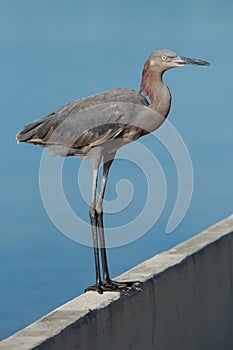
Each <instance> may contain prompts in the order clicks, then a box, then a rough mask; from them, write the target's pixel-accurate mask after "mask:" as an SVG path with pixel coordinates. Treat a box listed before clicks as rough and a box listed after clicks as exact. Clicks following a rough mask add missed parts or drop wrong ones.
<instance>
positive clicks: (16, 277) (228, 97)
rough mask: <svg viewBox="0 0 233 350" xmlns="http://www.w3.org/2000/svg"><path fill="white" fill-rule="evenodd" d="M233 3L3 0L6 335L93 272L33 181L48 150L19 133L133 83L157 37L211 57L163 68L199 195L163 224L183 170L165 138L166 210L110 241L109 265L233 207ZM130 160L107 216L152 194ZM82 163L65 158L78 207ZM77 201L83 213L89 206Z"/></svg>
mask: <svg viewBox="0 0 233 350" xmlns="http://www.w3.org/2000/svg"><path fill="white" fill-rule="evenodd" d="M232 13H233V3H232V2H231V1H228V0H221V1H213V0H208V1H207V0H206V1H205V0H197V1H195V2H193V1H180V2H178V3H177V2H164V1H152V0H151V1H149V0H145V1H137V0H135V1H133V2H130V1H128V2H127V1H125V0H118V1H109V0H108V1H106V0H105V1H103V0H99V1H96V2H94V1H88V0H87V1H85V2H81V1H74V0H73V1H72V0H67V1H61V0H57V1H56V2H54V1H51V0H46V1H44V0H42V1H37V2H34V1H33V2H32V1H29V0H21V1H17V0H2V1H1V3H0V45H1V68H0V69H1V82H0V86H1V147H0V152H1V172H0V174H1V181H0V186H1V199H0V200H1V202H0V203H1V210H0V213H1V245H0V262H1V264H0V275H1V278H0V281H1V282H0V283H1V286H0V293H1V298H0V338H4V337H7V336H9V335H10V334H12V333H14V332H15V331H17V330H19V329H21V328H23V327H24V326H26V325H27V324H29V323H30V322H32V321H34V320H36V319H38V318H39V317H41V316H42V315H44V314H45V313H47V312H49V311H50V310H52V309H53V308H55V307H57V306H59V305H61V304H62V303H64V302H66V301H67V300H69V299H71V298H73V297H75V296H77V295H78V294H80V293H82V292H83V290H84V289H85V287H86V286H88V285H90V284H92V283H93V281H94V267H93V256H92V250H91V248H90V247H86V246H83V245H79V244H76V243H75V242H73V241H71V240H69V239H68V238H66V237H65V236H64V235H63V234H61V233H60V232H59V231H58V230H57V229H56V227H55V226H54V225H53V224H52V223H51V221H50V219H49V217H48V216H47V214H46V212H45V210H44V207H43V204H42V201H41V198H40V191H39V184H38V177H39V164H40V158H41V154H42V151H41V149H40V148H39V147H34V146H30V145H17V144H16V142H15V134H16V132H17V131H18V130H19V129H20V128H21V127H22V126H23V125H25V124H27V123H28V122H30V121H31V120H33V119H36V118H38V117H41V116H44V115H46V114H48V113H49V112H51V111H53V110H55V109H57V108H58V107H60V106H61V105H63V104H65V103H67V102H69V101H72V100H74V99H77V98H80V97H83V96H87V95H90V94H93V93H96V92H100V91H104V90H108V89H111V88H115V87H129V88H132V89H138V88H139V84H140V78H141V69H142V66H143V64H144V62H145V60H146V58H147V57H148V55H149V54H150V52H152V51H154V50H156V49H158V48H161V47H166V48H169V49H172V50H174V51H176V52H178V53H180V54H181V55H183V56H190V57H197V58H201V59H204V60H208V61H210V62H211V63H212V66H211V67H200V68H199V67H185V68H182V69H176V70H172V71H169V72H167V73H166V75H165V80H166V83H167V84H168V85H169V87H170V89H171V92H172V95H173V101H172V109H171V112H170V115H169V121H170V122H171V123H172V124H173V125H174V126H175V127H176V129H177V130H178V131H179V133H180V135H181V136H182V137H183V139H184V141H185V144H186V146H187V148H188V150H189V152H190V156H191V159H192V163H193V168H194V180H195V181H194V191H193V196H192V201H191V204H190V207H189V210H188V212H187V214H186V216H185V218H184V219H183V221H182V222H181V224H180V225H179V226H178V227H177V229H176V230H175V231H174V232H173V233H172V234H170V235H167V234H165V227H166V224H167V221H168V218H169V216H170V213H171V210H172V208H173V206H174V201H175V198H176V193H177V174H176V170H175V167H174V164H173V163H172V161H171V159H170V156H169V154H168V153H167V152H166V151H165V150H164V148H163V147H162V146H161V145H160V144H159V142H158V144H157V146H156V149H153V152H154V153H155V154H156V156H157V157H158V158H159V161H160V163H161V164H162V167H163V171H164V173H165V176H166V179H167V185H168V196H167V201H166V203H165V209H164V211H163V212H162V214H161V216H160V217H159V220H158V222H157V223H156V224H155V225H154V226H153V228H152V229H151V230H149V232H147V233H146V234H145V235H143V237H141V238H140V239H138V240H136V241H135V242H134V243H132V244H128V245H125V246H123V247H118V248H114V249H110V250H109V260H110V270H111V274H112V275H113V276H114V275H118V274H120V273H121V272H123V271H126V270H127V269H129V268H130V267H132V266H134V265H135V264H138V263H140V262H141V261H143V260H145V259H147V258H149V257H151V256H153V255H154V254H156V253H158V252H161V251H163V250H166V249H168V248H170V247H172V246H174V245H175V244H177V243H179V242H181V241H184V240H186V239H187V238H189V237H191V236H193V235H195V234H196V233H198V232H200V231H201V230H202V229H205V228H206V227H208V226H209V225H211V224H213V223H215V222H216V221H218V220H220V219H222V218H224V217H226V216H228V215H229V214H231V213H232V211H233V201H232V194H233V176H232V175H233V162H232V146H233V141H232V125H233V122H232V118H233V117H232V111H233V99H232V80H233V70H232V67H231V65H232V56H233V47H232V44H231V42H232V36H233V20H232V19H233V18H232ZM151 142H152V138H151V137H150V136H148V137H145V138H144V139H143V140H142V141H141V143H142V144H143V145H145V146H146V147H148V148H149V147H150V145H151ZM126 163H127V162H124V161H122V162H120V161H117V162H116V164H114V165H113V167H112V169H111V173H110V179H109V186H108V188H107V193H106V196H107V198H108V199H109V200H112V199H114V198H115V197H116V189H115V183H116V182H117V181H119V179H121V178H125V177H127V178H129V180H130V181H131V182H132V184H134V185H135V187H136V188H138V189H139V192H137V191H136V192H135V198H134V199H133V204H131V206H129V207H128V208H126V209H125V210H124V212H123V214H122V215H121V216H120V215H119V216H117V215H110V214H109V215H106V218H105V220H106V223H108V222H109V223H111V225H115V226H117V225H119V224H120V220H122V222H124V220H127V217H128V218H131V217H133V215H134V214H135V213H137V210H139V209H140V205H142V203H143V201H144V200H145V198H144V197H143V192H144V190H143V189H144V187H143V186H145V184H144V179H143V176H142V174H141V172H140V171H139V170H136V169H135V168H134V166H133V165H130V164H128V163H127V164H126ZM79 164H80V162H79V161H77V160H75V159H69V160H68V161H67V162H66V163H65V174H64V187H65V191H66V194H67V198H69V200H70V202H71V204H72V207H73V209H74V210H75V207H76V204H78V203H81V202H80V197H79V194H80V193H79V191H78V189H77V190H75V186H76V185H77V179H76V176H77V169H78V166H79ZM140 186H142V187H140ZM140 188H141V190H140ZM140 191H141V192H140ZM154 191H155V195H156V188H155V189H154ZM77 207H78V208H79V210H80V212H81V215H82V216H83V217H84V218H86V220H88V206H87V205H86V204H85V203H84V204H83V205H77ZM151 215H153V211H152V212H151ZM86 234H87V235H89V234H90V232H89V231H87V232H86Z"/></svg>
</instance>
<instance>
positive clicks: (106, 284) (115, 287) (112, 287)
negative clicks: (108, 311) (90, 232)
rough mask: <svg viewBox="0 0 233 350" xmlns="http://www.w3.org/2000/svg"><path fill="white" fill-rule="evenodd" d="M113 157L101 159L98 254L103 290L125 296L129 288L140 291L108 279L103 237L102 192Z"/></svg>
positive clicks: (128, 284) (127, 284)
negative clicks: (100, 261)
mask: <svg viewBox="0 0 233 350" xmlns="http://www.w3.org/2000/svg"><path fill="white" fill-rule="evenodd" d="M114 156H115V153H114V154H111V155H108V158H106V157H104V159H103V163H104V164H103V166H104V169H103V177H102V181H101V186H100V191H99V197H98V202H97V205H96V212H97V224H98V230H99V241H100V252H101V260H102V269H103V289H104V290H106V291H119V292H120V293H122V294H127V292H128V291H129V290H130V288H134V289H137V290H140V289H139V288H138V287H136V284H137V283H138V282H118V281H114V280H111V279H110V275H109V270H108V263H107V254H106V244H105V237H104V225H103V208H102V207H103V198H104V192H105V188H106V184H107V178H108V173H109V169H110V167H111V165H112V162H113V159H114Z"/></svg>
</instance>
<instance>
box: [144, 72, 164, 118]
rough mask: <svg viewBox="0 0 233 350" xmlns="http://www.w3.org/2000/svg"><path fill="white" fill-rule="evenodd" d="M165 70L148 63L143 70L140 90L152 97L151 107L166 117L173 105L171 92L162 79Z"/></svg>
mask: <svg viewBox="0 0 233 350" xmlns="http://www.w3.org/2000/svg"><path fill="white" fill-rule="evenodd" d="M162 76H163V72H161V71H158V70H156V69H155V68H152V69H150V67H149V68H148V67H147V66H146V65H145V66H144V69H143V72H142V82H141V88H140V92H141V93H142V94H143V95H146V96H148V97H149V99H150V108H151V109H153V110H155V111H156V112H158V113H160V114H161V115H162V116H163V117H164V118H166V116H167V114H168V112H169V110H170V106H171V94H170V91H169V89H168V87H167V86H166V85H165V84H164V82H163V80H162Z"/></svg>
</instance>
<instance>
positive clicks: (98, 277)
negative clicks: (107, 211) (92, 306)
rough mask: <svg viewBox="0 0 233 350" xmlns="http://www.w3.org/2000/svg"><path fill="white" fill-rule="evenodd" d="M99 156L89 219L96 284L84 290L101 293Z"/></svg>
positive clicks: (94, 167) (94, 166) (95, 170)
mask: <svg viewBox="0 0 233 350" xmlns="http://www.w3.org/2000/svg"><path fill="white" fill-rule="evenodd" d="M100 161H101V156H99V158H96V160H95V161H94V162H93V183H92V199H91V206H90V221H91V230H92V238H93V248H94V258H95V270H96V285H94V286H91V287H88V288H86V290H85V292H86V291H89V290H95V291H97V292H98V293H101V294H102V293H103V290H102V288H101V285H102V282H101V275H100V261H99V248H98V232H97V213H96V209H95V207H96V189H97V180H98V170H99V166H100Z"/></svg>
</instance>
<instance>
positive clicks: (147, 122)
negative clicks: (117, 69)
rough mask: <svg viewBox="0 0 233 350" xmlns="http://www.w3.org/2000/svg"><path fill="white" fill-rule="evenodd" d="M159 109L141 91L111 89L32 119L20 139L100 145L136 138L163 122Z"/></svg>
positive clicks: (71, 145) (48, 142)
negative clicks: (34, 119) (39, 118)
mask: <svg viewBox="0 0 233 350" xmlns="http://www.w3.org/2000/svg"><path fill="white" fill-rule="evenodd" d="M155 113H156V112H154V111H152V110H151V109H150V108H148V103H147V101H146V100H145V98H144V97H143V96H141V95H140V94H139V93H138V92H136V91H133V90H129V89H116V90H110V91H108V92H105V93H102V94H98V95H93V96H90V97H87V98H84V99H81V100H78V101H74V102H72V103H70V104H67V105H65V106H63V107H62V108H60V109H58V110H57V111H56V112H54V113H51V114H50V115H48V116H47V117H45V118H43V119H42V120H36V121H34V122H32V123H31V124H29V125H27V126H26V127H24V129H22V130H21V131H20V132H19V134H18V135H17V139H18V140H19V141H20V142H29V143H34V144H39V145H42V146H49V145H60V146H64V147H68V148H72V149H74V148H82V147H87V146H88V147H95V146H99V145H101V144H103V143H104V142H106V141H109V140H113V139H115V138H117V137H123V138H125V137H128V138H129V139H130V140H134V139H136V138H138V137H140V136H142V135H143V134H145V133H148V132H151V131H152V130H155V129H156V128H157V127H158V126H159V125H160V124H161V120H160V119H161V118H160V117H159V116H156V115H155ZM139 129H141V130H143V131H139Z"/></svg>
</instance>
